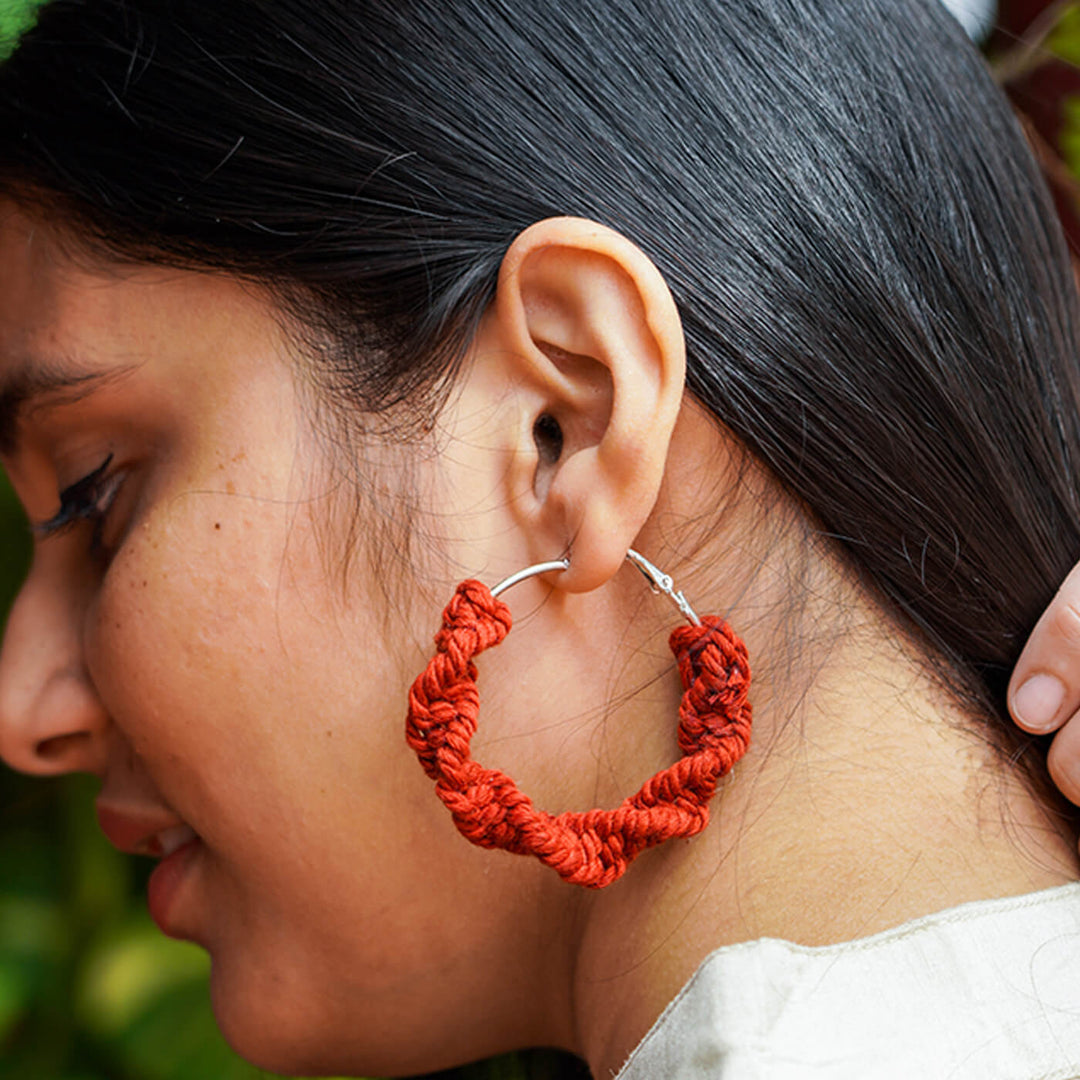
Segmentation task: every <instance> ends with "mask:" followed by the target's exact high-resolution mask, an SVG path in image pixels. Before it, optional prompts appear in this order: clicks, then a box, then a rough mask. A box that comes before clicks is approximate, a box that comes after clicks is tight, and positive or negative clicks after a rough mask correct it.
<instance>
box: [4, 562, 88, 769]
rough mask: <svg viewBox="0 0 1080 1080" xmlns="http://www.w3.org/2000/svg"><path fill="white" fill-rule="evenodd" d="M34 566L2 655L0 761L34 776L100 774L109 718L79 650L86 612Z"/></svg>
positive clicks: (49, 570)
mask: <svg viewBox="0 0 1080 1080" xmlns="http://www.w3.org/2000/svg"><path fill="white" fill-rule="evenodd" d="M58 569H59V568H57V567H55V566H54V567H50V566H48V565H42V564H41V562H40V560H35V564H34V566H33V567H32V568H31V571H30V575H29V577H28V578H27V580H26V583H25V584H24V585H23V587H22V589H21V591H20V592H19V595H18V596H17V597H16V600H15V604H14V606H13V607H12V609H11V614H10V616H9V618H8V623H7V628H6V630H5V632H4V639H3V646H2V648H0V758H3V760H4V761H6V762H7V764H8V765H10V766H11V767H12V768H14V769H18V770H19V771H21V772H27V773H33V774H36V775H38V776H54V775H56V774H58V773H66V772H91V773H98V774H99V775H100V773H101V772H102V770H103V768H104V765H105V755H106V750H105V739H106V733H107V731H108V727H109V720H108V715H107V713H106V711H105V708H104V706H103V705H102V703H101V700H100V698H99V697H98V694H97V691H96V690H95V688H94V685H93V683H92V682H91V680H90V678H89V676H88V673H87V670H86V663H85V657H84V655H83V646H82V624H83V616H84V605H83V604H81V603H80V602H79V597H78V592H77V590H73V589H71V588H68V587H67V586H65V583H64V579H63V576H62V574H60V573H58V572H57V571H58Z"/></svg>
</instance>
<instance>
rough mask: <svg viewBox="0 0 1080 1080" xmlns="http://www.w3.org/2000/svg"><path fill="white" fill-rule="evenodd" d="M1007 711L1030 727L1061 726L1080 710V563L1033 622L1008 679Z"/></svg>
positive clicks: (1037, 730)
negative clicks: (1033, 624) (1033, 625)
mask: <svg viewBox="0 0 1080 1080" xmlns="http://www.w3.org/2000/svg"><path fill="white" fill-rule="evenodd" d="M1008 702H1009V711H1010V712H1011V713H1012V717H1013V719H1014V720H1015V721H1016V722H1017V724H1019V725H1020V727H1022V728H1024V730H1026V731H1031V732H1035V733H1036V734H1042V733H1044V732H1047V731H1053V730H1055V729H1056V728H1058V727H1060V726H1061V725H1062V724H1063V723H1064V722H1065V721H1066V720H1067V719H1068V718H1069V717H1070V716H1072V715H1073V713H1075V712H1076V711H1077V710H1078V709H1080V565H1077V566H1076V567H1074V568H1073V570H1072V572H1071V573H1070V574H1069V576H1068V577H1067V578H1066V579H1065V581H1064V583H1063V584H1062V586H1061V588H1060V589H1059V590H1058V592H1057V595H1056V596H1055V597H1054V599H1053V600H1051V601H1050V605H1049V607H1047V609H1046V610H1045V611H1044V612H1043V614H1042V618H1040V619H1039V621H1038V622H1037V623H1036V624H1035V629H1034V630H1032V632H1031V637H1029V638H1028V641H1027V644H1026V645H1025V646H1024V651H1023V652H1022V653H1021V654H1020V659H1019V661H1018V662H1017V664H1016V668H1015V670H1014V671H1013V675H1012V679H1011V680H1010V682H1009V696H1008Z"/></svg>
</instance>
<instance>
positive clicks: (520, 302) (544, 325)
mask: <svg viewBox="0 0 1080 1080" xmlns="http://www.w3.org/2000/svg"><path fill="white" fill-rule="evenodd" d="M492 314H493V316H494V319H495V323H496V329H497V333H498V334H499V336H500V338H501V344H502V347H503V349H504V350H505V352H504V355H506V356H510V357H513V362H514V363H516V364H519V365H521V366H522V369H523V370H522V372H521V373H520V374H521V375H522V377H523V382H524V384H525V385H528V386H529V387H530V388H531V390H532V391H534V395H533V398H532V400H533V403H534V404H533V407H534V409H535V411H536V416H535V417H534V419H533V423H532V426H531V432H532V439H533V445H532V446H531V447H527V448H522V449H523V450H524V451H525V452H526V453H529V454H531V455H532V460H533V461H534V462H535V470H534V472H533V475H532V493H531V494H532V498H531V499H519V500H516V501H515V505H519V506H522V507H527V508H528V509H527V510H524V511H523V514H525V516H528V517H531V518H532V520H530V521H523V523H522V524H523V526H525V527H527V528H529V529H531V530H533V531H534V532H536V533H537V534H539V535H541V536H544V537H545V538H548V545H549V547H550V548H551V549H552V550H551V551H549V552H548V557H553V553H554V554H558V553H560V552H561V551H564V550H569V551H570V554H571V567H570V570H569V571H568V572H567V573H566V574H563V575H560V579H559V582H558V586H559V587H560V588H563V589H567V590H569V591H571V592H584V591H588V590H590V589H594V588H597V587H598V586H599V585H601V584H603V583H604V582H605V581H606V580H607V579H608V578H610V577H611V576H612V575H614V574H615V572H616V571H617V570H618V569H619V567H620V566H621V565H622V562H623V559H624V558H625V555H626V550H627V548H629V547H631V546H632V544H633V541H634V538H635V536H636V535H637V534H638V532H639V531H640V530H641V528H642V526H643V525H644V523H645V521H646V520H647V518H648V516H649V514H650V513H651V512H652V508H653V506H654V505H655V502H656V499H657V496H658V494H659V490H660V485H661V482H662V480H663V476H664V470H665V467H666V463H667V454H668V447H669V445H670V441H671V435H672V431H673V429H674V426H675V421H676V418H677V416H678V412H679V407H680V405H681V402H682V396H683V389H684V385H685V369H686V358H685V346H684V343H683V335H682V324H681V321H680V319H679V314H678V310H677V308H676V306H675V302H674V300H673V298H672V296H671V293H670V291H669V290H668V287H667V284H666V283H665V281H664V279H663V276H662V275H661V274H660V272H659V270H658V269H657V268H656V266H655V265H654V264H653V263H652V261H651V260H650V259H649V258H648V257H647V256H646V255H645V254H644V253H643V252H642V251H641V250H640V249H639V248H638V247H636V245H634V244H633V243H631V242H630V241H629V240H627V239H626V238H625V237H624V236H622V235H621V234H619V233H617V232H615V231H614V230H611V229H609V228H607V227H606V226H603V225H599V224H597V223H595V222H591V221H584V220H581V219H578V218H551V219H548V220H545V221H541V222H538V223H536V224H535V225H533V226H531V227H530V228H529V229H527V230H525V232H524V233H522V234H521V235H520V236H519V237H518V238H517V239H516V240H515V241H514V243H513V245H512V246H511V248H510V250H509V251H508V252H507V255H506V257H505V259H504V261H503V265H502V269H501V272H500V276H499V286H498V291H497V294H496V300H495V304H494V310H493V312H492ZM541 417H544V418H546V419H544V420H543V421H542V423H541V422H540V421H541ZM554 431H557V438H556V437H554ZM556 445H557V447H558V454H557V455H556V454H554V453H553V447H554V446H556Z"/></svg>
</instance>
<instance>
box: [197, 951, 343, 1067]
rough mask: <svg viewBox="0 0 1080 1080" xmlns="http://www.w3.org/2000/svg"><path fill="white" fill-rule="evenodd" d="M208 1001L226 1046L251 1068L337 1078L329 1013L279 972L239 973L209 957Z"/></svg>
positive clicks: (311, 991) (312, 994) (317, 998)
mask: <svg viewBox="0 0 1080 1080" xmlns="http://www.w3.org/2000/svg"><path fill="white" fill-rule="evenodd" d="M210 1000H211V1003H212V1005H213V1009H214V1018H215V1019H216V1020H217V1025H218V1027H219V1028H220V1029H221V1033H222V1035H223V1036H224V1037H225V1041H226V1042H227V1043H228V1044H229V1046H230V1047H232V1049H233V1050H234V1051H235V1052H236V1053H237V1054H239V1055H240V1056H241V1057H242V1058H244V1059H245V1060H246V1061H249V1062H250V1063H251V1064H252V1065H254V1066H255V1067H256V1068H258V1069H264V1070H266V1071H269V1072H275V1073H282V1074H284V1075H288V1076H295V1075H301V1076H325V1075H330V1074H333V1073H335V1072H337V1073H338V1074H339V1075H340V1073H341V1071H342V1063H341V1058H340V1044H339V1043H337V1041H336V1040H335V1038H334V1034H333V1032H332V1031H330V1030H327V1012H328V1011H330V1010H328V1009H321V1008H320V1007H319V1004H321V1002H320V996H319V994H318V993H317V992H316V991H315V990H314V988H309V989H308V990H307V992H306V993H305V992H303V990H302V989H301V988H300V987H297V986H294V985H291V980H289V979H288V978H286V977H285V976H284V975H283V974H282V973H280V972H277V971H273V970H270V971H266V970H262V971H259V972H257V973H254V972H241V971H237V970H236V967H235V966H234V965H230V964H229V963H228V961H219V960H218V959H217V958H214V959H213V961H212V964H211V971H210ZM326 1004H327V1005H329V1002H327V1003H326ZM335 1049H337V1050H338V1051H339V1052H338V1053H334V1051H335ZM331 1059H332V1060H331ZM351 1067H352V1066H351V1064H350V1068H351ZM346 1071H347V1070H346Z"/></svg>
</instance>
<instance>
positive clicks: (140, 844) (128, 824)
mask: <svg viewBox="0 0 1080 1080" xmlns="http://www.w3.org/2000/svg"><path fill="white" fill-rule="evenodd" d="M95 810H96V812H97V819H98V824H99V825H100V826H101V831H102V832H103V833H104V834H105V836H106V838H107V839H108V840H109V842H110V843H111V844H112V845H113V846H114V847H116V848H119V849H120V851H123V852H126V853H127V854H129V855H148V856H160V855H161V854H162V850H161V845H160V843H159V842H158V836H159V834H161V833H163V832H166V831H167V830H171V829H178V828H180V829H184V828H185V827H186V822H184V821H183V820H182V819H181V818H179V817H177V816H176V814H174V813H172V812H171V811H169V810H167V809H165V808H164V807H160V806H155V805H137V806H133V805H130V804H127V805H122V806H121V805H117V804H115V803H109V802H107V801H103V800H101V799H99V800H98V801H97V803H96V804H95ZM202 847H203V843H202V839H201V838H200V837H198V836H195V837H194V838H192V839H191V840H188V841H187V842H186V843H184V844H181V845H180V846H179V847H178V848H176V850H175V851H173V852H171V853H170V854H169V855H167V856H166V857H165V858H163V859H161V861H160V862H159V863H158V865H157V866H156V867H155V868H154V871H153V873H152V874H151V875H150V879H149V881H148V882H147V886H146V892H147V896H146V900H147V907H148V908H149V911H150V917H151V918H152V919H153V920H154V922H155V923H157V925H158V927H159V928H160V930H161V932H162V933H164V934H166V935H167V936H169V937H180V936H181V934H180V932H179V928H178V923H177V919H176V913H175V909H176V906H177V898H178V895H179V893H180V891H181V888H182V886H183V883H184V881H185V880H186V878H187V877H188V875H189V872H190V870H191V868H192V865H193V862H194V861H196V860H197V858H198V854H199V852H200V851H201V850H202Z"/></svg>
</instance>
